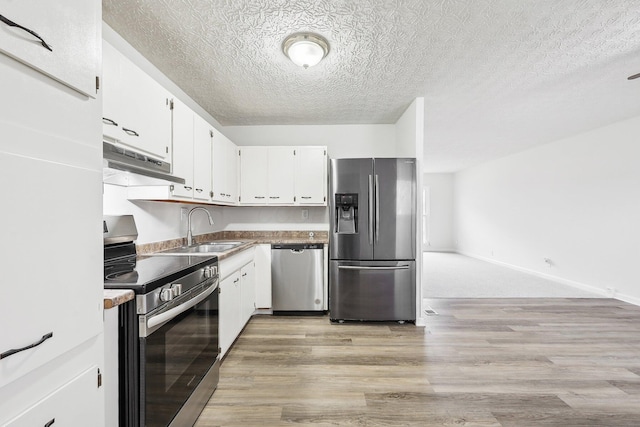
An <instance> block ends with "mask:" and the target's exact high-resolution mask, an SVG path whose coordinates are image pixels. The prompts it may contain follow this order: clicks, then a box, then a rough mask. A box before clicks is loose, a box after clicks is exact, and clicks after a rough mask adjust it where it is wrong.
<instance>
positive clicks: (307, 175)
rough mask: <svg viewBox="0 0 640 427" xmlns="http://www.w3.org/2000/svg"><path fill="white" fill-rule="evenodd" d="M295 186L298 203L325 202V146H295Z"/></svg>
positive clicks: (322, 203) (316, 203) (321, 203)
mask: <svg viewBox="0 0 640 427" xmlns="http://www.w3.org/2000/svg"><path fill="white" fill-rule="evenodd" d="M295 187H296V202H297V203H298V204H301V205H326V204H327V149H326V147H297V148H296V174H295Z"/></svg>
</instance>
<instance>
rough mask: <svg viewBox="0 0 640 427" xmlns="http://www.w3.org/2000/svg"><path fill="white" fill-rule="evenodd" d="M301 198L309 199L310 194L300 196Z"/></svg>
mask: <svg viewBox="0 0 640 427" xmlns="http://www.w3.org/2000/svg"><path fill="white" fill-rule="evenodd" d="M300 198H301V199H310V198H311V197H310V196H300Z"/></svg>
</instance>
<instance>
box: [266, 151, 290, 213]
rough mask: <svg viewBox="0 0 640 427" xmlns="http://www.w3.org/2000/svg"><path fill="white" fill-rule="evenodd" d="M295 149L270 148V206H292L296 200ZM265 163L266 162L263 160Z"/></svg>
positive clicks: (268, 157)
mask: <svg viewBox="0 0 640 427" xmlns="http://www.w3.org/2000/svg"><path fill="white" fill-rule="evenodd" d="M294 151H295V149H294V148H293V147H269V149H268V156H267V159H268V160H267V163H268V168H269V171H268V173H269V175H268V176H269V178H268V182H269V184H268V188H269V201H268V203H269V204H270V205H292V204H293V198H294V176H295V155H294ZM263 161H264V160H263Z"/></svg>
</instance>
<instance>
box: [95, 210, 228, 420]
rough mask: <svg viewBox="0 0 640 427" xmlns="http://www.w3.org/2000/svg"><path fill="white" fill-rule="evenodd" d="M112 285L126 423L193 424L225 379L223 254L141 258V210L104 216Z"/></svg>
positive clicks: (107, 280) (106, 279)
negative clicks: (120, 303) (123, 297)
mask: <svg viewBox="0 0 640 427" xmlns="http://www.w3.org/2000/svg"><path fill="white" fill-rule="evenodd" d="M103 231H104V258H105V261H104V287H105V288H107V289H132V290H133V291H134V292H135V293H136V299H135V305H134V304H129V308H128V309H123V310H121V311H120V313H119V316H120V331H119V345H120V350H119V362H120V363H119V371H120V372H119V377H120V378H119V379H120V381H119V383H120V390H119V401H120V414H119V419H120V426H148V427H152V426H163V427H164V426H187V425H193V424H194V423H195V421H196V419H197V418H198V416H199V415H200V412H201V411H202V409H203V408H204V406H205V405H206V403H207V401H208V400H209V398H210V397H211V394H212V393H213V391H214V389H215V388H216V386H217V383H218V377H219V368H220V366H219V364H220V362H219V354H220V349H219V343H218V258H217V257H216V256H211V257H191V256H153V255H151V256H138V255H137V254H136V248H135V243H134V241H135V239H136V238H137V230H136V226H135V222H134V219H133V216H131V215H125V216H105V217H104V230H103Z"/></svg>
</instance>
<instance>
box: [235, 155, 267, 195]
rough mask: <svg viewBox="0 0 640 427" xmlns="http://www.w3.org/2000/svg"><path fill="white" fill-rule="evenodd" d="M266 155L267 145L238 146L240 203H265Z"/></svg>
mask: <svg viewBox="0 0 640 427" xmlns="http://www.w3.org/2000/svg"><path fill="white" fill-rule="evenodd" d="M267 155H268V149H267V147H240V203H241V204H243V205H266V204H267V201H268V200H269V198H268V197H269V185H268V181H267V176H268V171H269V169H268V166H267V165H268V163H267Z"/></svg>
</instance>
